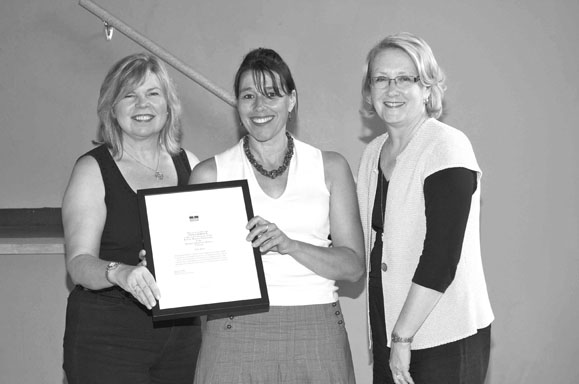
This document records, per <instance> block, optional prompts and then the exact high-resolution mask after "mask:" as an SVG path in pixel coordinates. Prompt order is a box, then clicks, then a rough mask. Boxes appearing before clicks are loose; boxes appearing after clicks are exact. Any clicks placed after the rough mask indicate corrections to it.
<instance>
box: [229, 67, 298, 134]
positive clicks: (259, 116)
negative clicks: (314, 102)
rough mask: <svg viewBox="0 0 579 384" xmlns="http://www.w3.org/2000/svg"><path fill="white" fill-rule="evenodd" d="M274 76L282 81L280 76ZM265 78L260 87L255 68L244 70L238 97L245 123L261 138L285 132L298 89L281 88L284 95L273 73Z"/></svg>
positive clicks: (240, 112)
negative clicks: (275, 85)
mask: <svg viewBox="0 0 579 384" xmlns="http://www.w3.org/2000/svg"><path fill="white" fill-rule="evenodd" d="M275 76H276V81H277V84H280V79H279V76H278V75H277V74H276V75H275ZM263 80H264V83H263V87H258V86H257V85H256V84H255V79H254V76H253V72H252V71H246V72H244V73H243V74H242V75H241V77H240V81H239V97H238V99H237V111H238V113H239V118H240V119H241V122H242V123H243V126H244V127H245V129H247V131H248V132H249V134H250V135H251V136H252V137H253V138H254V139H255V140H257V141H260V142H264V141H268V140H270V139H272V138H274V137H282V136H284V135H285V131H286V123H287V120H288V114H289V112H290V111H291V110H292V109H293V108H294V105H295V103H296V92H295V90H294V91H292V92H291V93H290V94H285V93H283V90H282V89H279V92H280V94H281V95H277V94H276V92H275V89H274V84H273V82H272V79H271V77H270V76H268V75H265V76H264V77H263ZM260 88H262V89H263V92H264V94H262V93H261V92H260V90H259V89H260Z"/></svg>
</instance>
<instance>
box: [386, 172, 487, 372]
mask: <svg viewBox="0 0 579 384" xmlns="http://www.w3.org/2000/svg"><path fill="white" fill-rule="evenodd" d="M475 190H476V173H474V172H473V171H471V170H468V169H465V168H450V169H445V170H442V171H439V172H437V173H435V174H433V175H430V176H429V177H428V178H427V179H426V180H425V183H424V195H425V204H426V207H425V213H426V237H425V240H424V249H423V253H422V256H421V257H420V262H419V264H418V266H417V268H416V273H415V275H414V279H413V283H412V286H411V288H410V291H409V293H408V296H407V297H406V301H405V303H404V306H403V308H402V311H401V313H400V315H399V317H398V321H397V322H396V325H395V326H394V329H393V331H392V335H393V340H392V343H391V355H390V369H391V371H392V373H393V374H396V373H397V372H401V373H402V374H403V377H404V379H405V380H406V382H408V383H412V381H411V378H410V375H409V374H408V368H409V365H410V346H411V342H396V341H395V340H394V338H395V337H400V338H401V339H410V340H411V339H412V338H413V337H414V335H415V334H416V333H417V332H418V330H419V329H420V327H421V326H422V324H423V323H424V321H425V320H426V318H427V317H428V315H429V314H430V313H431V312H432V310H433V309H434V307H435V306H436V304H437V303H438V301H439V300H440V298H441V297H442V295H443V293H444V291H445V290H446V289H447V288H448V286H449V285H450V284H451V282H452V280H453V279H454V275H455V272H456V268H457V265H458V262H459V260H460V254H461V250H462V241H463V239H464V232H465V229H466V223H467V220H468V215H469V212H470V204H471V199H472V193H473V192H474V191H475ZM401 382H402V383H404V382H405V381H401Z"/></svg>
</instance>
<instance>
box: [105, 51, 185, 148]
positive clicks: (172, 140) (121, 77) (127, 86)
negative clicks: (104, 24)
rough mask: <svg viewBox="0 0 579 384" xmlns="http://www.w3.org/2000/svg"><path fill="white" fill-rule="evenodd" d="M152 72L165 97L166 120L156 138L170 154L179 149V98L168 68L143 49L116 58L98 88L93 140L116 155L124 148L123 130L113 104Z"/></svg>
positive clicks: (180, 136)
mask: <svg viewBox="0 0 579 384" xmlns="http://www.w3.org/2000/svg"><path fill="white" fill-rule="evenodd" d="M149 72H151V73H153V74H155V75H156V76H157V77H158V79H159V82H160V83H161V88H162V91H163V95H164V96H165V99H166V100H167V112H168V113H167V122H166V123H165V126H164V127H163V129H162V130H161V132H160V137H159V142H160V144H161V145H163V146H164V147H165V149H166V150H167V152H169V153H170V154H171V155H176V154H177V153H179V151H180V149H181V138H182V136H183V134H182V131H181V102H180V101H179V98H178V96H177V91H176V89H175V85H174V84H173V81H172V80H171V78H170V77H169V73H168V72H167V68H165V66H164V65H163V63H162V62H161V60H160V59H159V58H157V57H156V56H154V55H152V54H150V53H147V52H143V53H136V54H133V55H130V56H127V57H125V58H123V59H121V60H119V61H118V62H117V63H116V64H114V65H113V66H112V68H111V69H110V70H109V72H108V73H107V75H106V76H105V79H104V80H103V83H102V85H101V89H100V95H99V100H98V105H97V114H98V117H99V123H98V130H97V140H96V143H99V144H106V145H107V147H109V149H110V150H111V152H112V153H113V156H118V155H120V154H121V153H122V151H123V142H122V130H121V127H120V126H119V123H118V122H117V119H116V118H115V116H114V107H115V105H116V104H117V103H118V102H119V100H121V98H122V97H123V96H124V95H125V94H126V93H127V92H130V91H132V90H134V89H135V88H137V87H138V86H139V85H140V84H142V83H143V81H145V78H146V77H147V74H148V73H149Z"/></svg>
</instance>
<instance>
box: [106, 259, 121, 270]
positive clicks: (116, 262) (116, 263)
mask: <svg viewBox="0 0 579 384" xmlns="http://www.w3.org/2000/svg"><path fill="white" fill-rule="evenodd" d="M119 264H120V263H119V262H118V261H112V262H110V263H109V265H107V271H112V270H113V269H115V268H116V267H118V266H119Z"/></svg>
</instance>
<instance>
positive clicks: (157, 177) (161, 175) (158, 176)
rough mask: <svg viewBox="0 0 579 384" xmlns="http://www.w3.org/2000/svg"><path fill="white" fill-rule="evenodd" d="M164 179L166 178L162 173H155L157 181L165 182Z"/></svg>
mask: <svg viewBox="0 0 579 384" xmlns="http://www.w3.org/2000/svg"><path fill="white" fill-rule="evenodd" d="M164 177H165V175H163V173H162V172H159V171H155V179H157V180H163V178H164Z"/></svg>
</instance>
